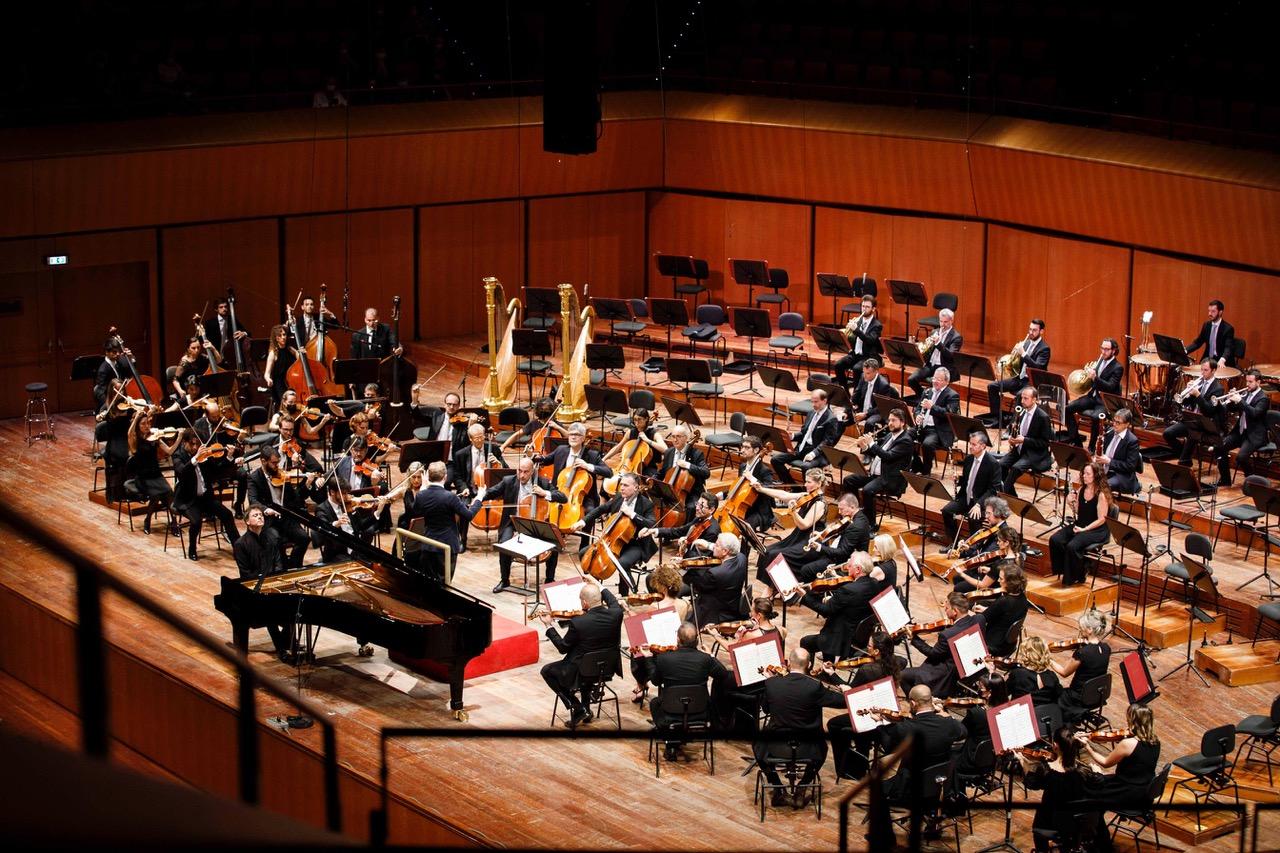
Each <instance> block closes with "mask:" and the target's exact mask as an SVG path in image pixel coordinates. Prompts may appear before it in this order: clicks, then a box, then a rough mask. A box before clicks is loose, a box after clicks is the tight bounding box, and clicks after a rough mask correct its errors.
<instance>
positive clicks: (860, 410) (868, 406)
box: [845, 358, 898, 432]
mask: <svg viewBox="0 0 1280 853" xmlns="http://www.w3.org/2000/svg"><path fill="white" fill-rule="evenodd" d="M876 396H880V397H893V398H895V399H896V398H897V396H898V389H897V388H894V387H893V383H891V382H890V381H889V380H888V379H887V378H886V377H885V376H884V375H883V374H882V373H881V372H880V359H878V358H868V359H866V360H865V361H863V362H862V378H861V379H859V380H858V385H857V387H856V388H854V389H853V392H852V393H851V394H850V395H849V417H848V419H847V420H846V422H845V428H846V429H847V428H848V426H849V425H850V424H859V425H860V426H861V427H862V429H863V431H864V432H865V431H866V430H871V429H875V428H876V427H878V426H879V425H880V424H882V423H884V418H883V417H881V416H880V410H879V409H878V408H876V404H875V400H874V399H872V398H873V397H876Z"/></svg>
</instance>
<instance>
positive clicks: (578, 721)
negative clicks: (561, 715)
mask: <svg viewBox="0 0 1280 853" xmlns="http://www.w3.org/2000/svg"><path fill="white" fill-rule="evenodd" d="M590 719H591V715H590V714H588V713H587V712H586V711H583V710H582V709H578V710H577V711H574V712H573V715H572V716H570V717H569V719H567V720H565V721H564V727H565V728H566V729H568V730H569V731H573V730H574V729H576V728H577V727H578V726H580V725H582V724H583V723H585V722H587V721H588V720H590Z"/></svg>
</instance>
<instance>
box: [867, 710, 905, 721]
mask: <svg viewBox="0 0 1280 853" xmlns="http://www.w3.org/2000/svg"><path fill="white" fill-rule="evenodd" d="M858 716H859V717H868V716H874V717H879V718H880V719H882V720H893V721H894V722H895V723H900V722H902V721H903V720H905V719H907V718H908V717H910V716H911V715H910V714H908V713H907V712H906V711H895V710H893V709H892V708H859V709H858Z"/></svg>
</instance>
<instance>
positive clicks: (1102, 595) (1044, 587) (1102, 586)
mask: <svg viewBox="0 0 1280 853" xmlns="http://www.w3.org/2000/svg"><path fill="white" fill-rule="evenodd" d="M1027 600H1028V601H1030V602H1031V603H1032V604H1034V605H1036V606H1037V607H1039V608H1040V609H1041V610H1043V611H1044V612H1045V615H1047V616H1071V615H1074V614H1076V613H1083V612H1084V611H1086V610H1089V609H1091V608H1095V607H1096V608H1097V609H1098V610H1110V609H1111V605H1112V604H1114V603H1115V600H1116V585H1115V584H1114V583H1102V582H1099V583H1098V585H1097V586H1095V587H1094V588H1093V589H1090V588H1089V585H1088V584H1079V585H1078V586H1069V587H1064V586H1062V585H1061V584H1060V583H1059V582H1058V579H1057V578H1054V577H1048V578H1043V577H1028V578H1027Z"/></svg>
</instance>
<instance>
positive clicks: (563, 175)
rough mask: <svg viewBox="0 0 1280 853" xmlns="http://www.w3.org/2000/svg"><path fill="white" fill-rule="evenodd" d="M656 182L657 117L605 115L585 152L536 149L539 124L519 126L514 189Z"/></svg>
mask: <svg viewBox="0 0 1280 853" xmlns="http://www.w3.org/2000/svg"><path fill="white" fill-rule="evenodd" d="M661 184H662V122H661V121H660V120H658V119H645V120H641V121H611V122H606V123H605V125H604V133H603V135H602V136H601V137H600V140H599V143H598V149H597V151H596V153H594V154H592V155H590V156H587V157H575V156H572V155H568V154H553V153H549V152H546V151H543V150H542V127H541V125H530V126H527V127H523V128H521V130H520V193H519V194H520V195H523V196H539V195H562V194H565V193H581V192H599V191H601V190H620V189H643V188H646V187H657V186H661Z"/></svg>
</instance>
